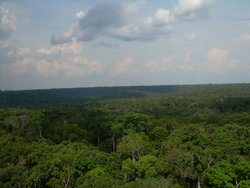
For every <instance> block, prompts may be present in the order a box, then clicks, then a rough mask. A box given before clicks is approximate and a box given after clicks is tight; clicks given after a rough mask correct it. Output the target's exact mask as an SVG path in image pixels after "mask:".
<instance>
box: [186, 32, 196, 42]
mask: <svg viewBox="0 0 250 188" xmlns="http://www.w3.org/2000/svg"><path fill="white" fill-rule="evenodd" d="M184 38H185V39H186V40H187V41H194V40H196V39H197V35H196V34H195V33H189V34H186V35H184Z"/></svg>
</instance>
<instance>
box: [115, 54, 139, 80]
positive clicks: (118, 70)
mask: <svg viewBox="0 0 250 188" xmlns="http://www.w3.org/2000/svg"><path fill="white" fill-rule="evenodd" d="M133 62H134V60H133V58H131V57H126V58H125V59H124V60H123V61H122V62H120V63H117V64H116V65H115V67H114V68H113V70H112V72H111V75H112V76H117V75H121V74H125V73H133V72H136V70H135V69H134V68H133Z"/></svg>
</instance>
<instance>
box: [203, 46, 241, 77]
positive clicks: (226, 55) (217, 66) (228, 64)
mask: <svg viewBox="0 0 250 188" xmlns="http://www.w3.org/2000/svg"><path fill="white" fill-rule="evenodd" d="M206 59H207V62H206V63H204V64H203V65H202V66H201V69H202V71H204V72H213V73H221V72H226V71H229V70H231V71H232V70H234V71H235V70H236V69H238V68H240V60H239V59H234V58H231V57H230V51H229V50H228V49H221V48H212V49H210V50H209V51H208V52H207V54H206Z"/></svg>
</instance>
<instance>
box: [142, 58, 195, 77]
mask: <svg viewBox="0 0 250 188" xmlns="http://www.w3.org/2000/svg"><path fill="white" fill-rule="evenodd" d="M177 59H178V57H177V55H176V54H174V53H173V54H169V55H167V56H165V57H164V58H163V59H162V60H160V61H156V60H153V59H151V60H149V61H148V62H147V63H146V64H145V68H146V70H148V71H150V72H171V73H178V72H191V71H193V70H194V67H193V64H190V62H177Z"/></svg>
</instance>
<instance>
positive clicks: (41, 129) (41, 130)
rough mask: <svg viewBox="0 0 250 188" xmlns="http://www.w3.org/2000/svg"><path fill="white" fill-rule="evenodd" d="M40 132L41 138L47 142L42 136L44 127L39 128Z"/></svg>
mask: <svg viewBox="0 0 250 188" xmlns="http://www.w3.org/2000/svg"><path fill="white" fill-rule="evenodd" d="M38 130H39V136H40V138H41V139H43V140H45V138H44V137H43V135H42V132H43V128H42V127H38Z"/></svg>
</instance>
